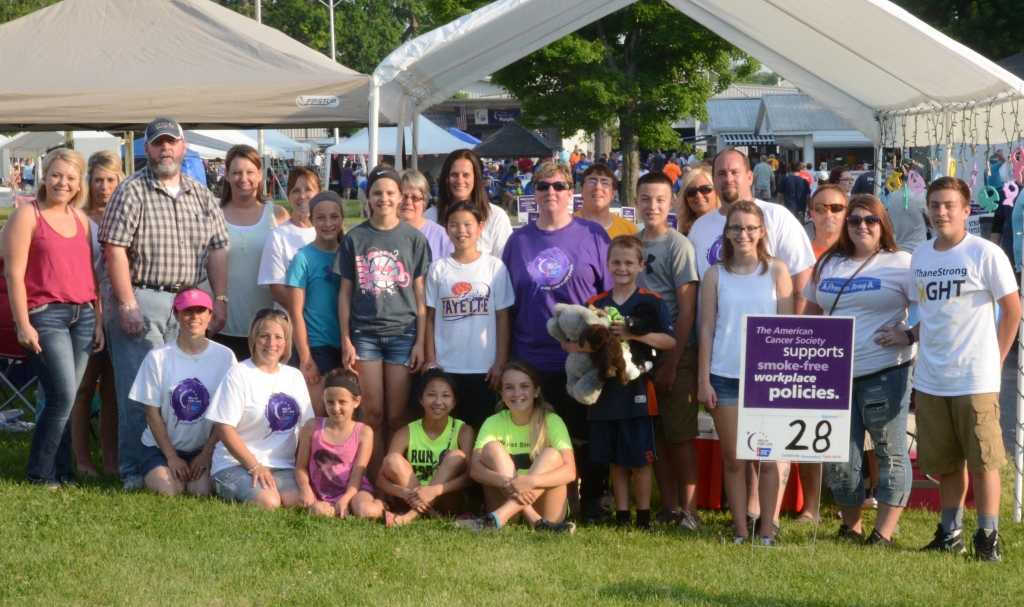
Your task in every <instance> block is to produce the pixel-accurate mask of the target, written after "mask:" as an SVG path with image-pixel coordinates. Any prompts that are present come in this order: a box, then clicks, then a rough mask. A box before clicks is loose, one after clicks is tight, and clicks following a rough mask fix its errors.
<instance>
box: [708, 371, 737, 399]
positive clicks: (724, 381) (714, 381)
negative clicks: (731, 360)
mask: <svg viewBox="0 0 1024 607" xmlns="http://www.w3.org/2000/svg"><path fill="white" fill-rule="evenodd" d="M711 387H712V388H714V389H715V396H717V397H718V406H719V407H735V406H737V405H739V404H740V378H738V377H722V376H721V375H715V374H714V373H712V374H711Z"/></svg>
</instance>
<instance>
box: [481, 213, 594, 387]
mask: <svg viewBox="0 0 1024 607" xmlns="http://www.w3.org/2000/svg"><path fill="white" fill-rule="evenodd" d="M609 242H610V241H609V239H608V234H607V233H606V232H605V231H604V228H602V227H601V226H600V225H598V224H596V223H594V222H593V221H587V220H586V219H580V218H579V217H573V218H572V223H570V224H569V225H567V226H565V227H564V228H561V229H559V230H553V231H548V230H542V229H540V228H538V227H537V224H536V223H530V224H527V225H526V226H524V227H522V228H519V229H518V230H516V231H515V232H514V233H513V234H512V236H511V237H510V238H509V239H508V243H507V244H506V245H505V251H504V253H503V254H502V256H501V259H502V261H504V262H505V267H507V268H508V272H509V276H510V277H511V278H512V289H513V291H515V295H516V302H515V304H514V305H513V306H512V358H514V359H516V360H525V361H528V362H530V363H531V364H533V365H534V366H535V367H537V370H539V371H564V370H565V359H566V357H567V356H568V354H567V353H566V352H565V351H564V350H562V346H561V344H559V343H558V340H556V339H555V338H554V337H551V335H550V334H549V333H548V328H547V322H548V319H549V318H551V310H552V309H553V308H554V307H555V304H559V303H569V304H579V305H586V303H587V300H588V299H590V298H591V297H593V296H594V295H597V294H598V293H604V292H605V291H607V290H609V289H611V288H612V287H613V286H614V281H613V280H612V277H611V275H610V274H609V273H608V267H607V263H606V258H607V256H608V243H609Z"/></svg>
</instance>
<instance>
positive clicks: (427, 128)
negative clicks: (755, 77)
mask: <svg viewBox="0 0 1024 607" xmlns="http://www.w3.org/2000/svg"><path fill="white" fill-rule="evenodd" d="M416 131H417V135H418V142H417V143H416V144H415V145H414V144H413V127H412V126H407V127H405V142H404V145H405V147H404V148H403V150H405V152H406V153H412V154H415V155H414V156H413V158H415V157H416V156H418V155H419V154H450V153H451V152H454V151H455V150H459V149H463V148H468V147H472V146H470V145H469V144H467V143H466V142H465V141H463V140H461V139H459V138H458V137H456V136H455V135H452V134H451V133H449V132H448V131H446V130H444V129H442V128H441V127H439V126H437V125H436V124H434V123H433V122H431V121H429V120H427V119H426V118H425V117H423V116H417V128H416ZM380 134H381V136H382V137H383V145H382V146H381V147H379V148H378V150H377V153H379V154H385V155H389V156H393V155H395V145H396V144H397V143H398V127H386V128H383V129H380ZM410 150H415V152H410ZM327 152H328V153H329V154H368V153H369V152H370V137H369V131H368V130H367V129H360V130H359V131H358V132H357V133H356V134H355V135H353V136H351V137H349V138H348V139H346V140H344V141H342V142H340V143H336V144H334V145H332V146H331V147H329V148H327ZM413 162H414V163H415V161H413ZM415 166H416V165H415V164H413V167H414V168H415Z"/></svg>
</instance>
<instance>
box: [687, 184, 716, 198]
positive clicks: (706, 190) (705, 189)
mask: <svg viewBox="0 0 1024 607" xmlns="http://www.w3.org/2000/svg"><path fill="white" fill-rule="evenodd" d="M714 191H715V188H713V187H711V186H709V185H702V186H700V187H699V188H686V189H685V190H683V193H684V194H686V197H687V198H693V197H694V196H696V195H697V192H700V193H701V194H704V195H705V196H707V195H708V194H710V193H711V192H714Z"/></svg>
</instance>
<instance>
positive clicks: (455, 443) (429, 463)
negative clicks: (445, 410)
mask: <svg viewBox="0 0 1024 607" xmlns="http://www.w3.org/2000/svg"><path fill="white" fill-rule="evenodd" d="M460 430H462V421H461V420H457V419H455V418H454V417H452V416H450V415H449V416H448V425H447V426H445V429H444V432H442V433H441V434H439V435H438V437H437V438H436V439H434V440H431V439H430V437H429V436H427V433H426V432H424V431H423V420H422V419H418V420H416V421H414V422H412V423H411V424H409V448H408V449H407V450H406V451H405V457H406V459H408V460H409V463H410V464H412V470H413V472H415V473H416V477H417V478H419V479H420V485H429V484H430V481H431V479H433V478H434V474H436V473H437V467H438V466H440V465H441V456H442V454H444V453H445V452H447V451H451V450H452V449H458V448H459V431H460Z"/></svg>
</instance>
